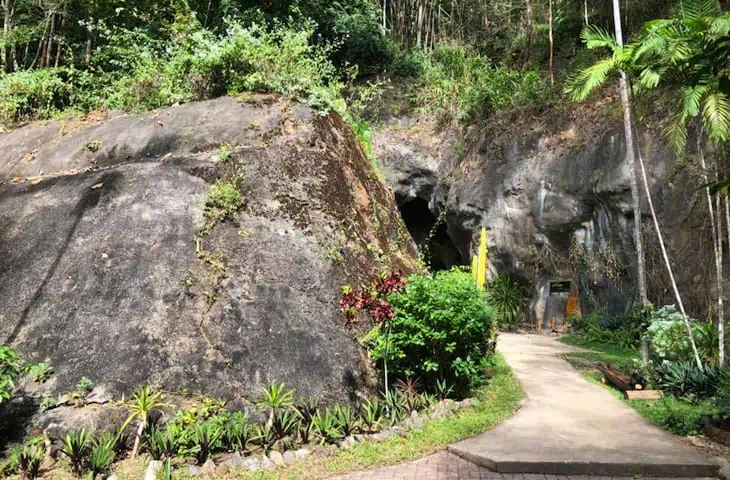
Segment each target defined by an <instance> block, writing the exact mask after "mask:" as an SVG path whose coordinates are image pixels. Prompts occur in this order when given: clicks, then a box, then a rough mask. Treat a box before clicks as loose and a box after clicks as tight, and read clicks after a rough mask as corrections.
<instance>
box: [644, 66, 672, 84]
mask: <svg viewBox="0 0 730 480" xmlns="http://www.w3.org/2000/svg"><path fill="white" fill-rule="evenodd" d="M665 71H666V69H665V68H652V67H647V68H645V69H643V70H642V71H641V73H640V74H639V85H641V87H642V88H648V89H651V88H656V87H657V86H658V85H659V82H661V81H662V75H663V74H664V72H665Z"/></svg>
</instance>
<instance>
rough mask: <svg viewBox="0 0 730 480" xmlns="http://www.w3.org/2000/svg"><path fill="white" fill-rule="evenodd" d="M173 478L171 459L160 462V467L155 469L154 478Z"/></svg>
mask: <svg viewBox="0 0 730 480" xmlns="http://www.w3.org/2000/svg"><path fill="white" fill-rule="evenodd" d="M174 478H175V475H174V470H173V468H172V460H170V459H167V460H165V462H164V463H163V464H162V468H160V469H159V470H158V471H157V475H156V476H155V480H173V479H174Z"/></svg>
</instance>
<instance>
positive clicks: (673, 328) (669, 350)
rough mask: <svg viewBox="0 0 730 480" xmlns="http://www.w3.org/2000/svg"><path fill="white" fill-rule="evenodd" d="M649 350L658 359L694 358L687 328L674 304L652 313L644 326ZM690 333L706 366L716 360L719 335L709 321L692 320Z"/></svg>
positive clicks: (682, 359) (683, 359) (685, 359)
mask: <svg viewBox="0 0 730 480" xmlns="http://www.w3.org/2000/svg"><path fill="white" fill-rule="evenodd" d="M647 334H648V337H649V341H650V347H651V352H652V354H653V355H656V357H658V359H659V360H660V361H663V360H672V361H688V360H692V359H693V353H692V346H691V344H690V342H689V335H688V333H687V327H686V325H685V324H684V321H683V319H682V315H681V313H679V312H678V311H677V308H676V307H675V306H674V305H669V306H665V307H663V308H661V309H660V310H657V311H656V312H654V313H653V314H652V316H651V325H650V326H649V328H648V329H647ZM692 336H693V337H694V339H695V343H696V345H697V350H698V351H699V354H700V357H701V358H702V359H703V361H704V362H705V363H707V364H709V365H712V364H714V363H716V362H717V349H718V335H717V329H716V327H715V326H714V325H713V324H712V323H700V322H697V321H694V320H693V321H692Z"/></svg>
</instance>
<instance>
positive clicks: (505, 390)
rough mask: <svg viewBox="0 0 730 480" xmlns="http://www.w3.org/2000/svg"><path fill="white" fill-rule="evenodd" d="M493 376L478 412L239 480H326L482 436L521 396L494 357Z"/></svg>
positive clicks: (481, 394)
mask: <svg viewBox="0 0 730 480" xmlns="http://www.w3.org/2000/svg"><path fill="white" fill-rule="evenodd" d="M494 370H495V375H494V377H493V378H492V379H491V380H490V382H489V384H488V385H487V386H485V387H483V388H482V389H480V390H479V391H478V392H477V394H476V397H477V398H479V400H481V403H480V404H479V405H478V406H476V407H473V408H470V409H467V410H463V411H461V412H459V413H456V414H455V415H453V416H451V417H449V418H445V419H443V420H437V421H433V422H428V423H427V424H426V425H425V426H424V428H423V429H421V430H415V431H413V432H411V433H410V434H409V435H408V436H407V437H405V438H400V437H398V438H391V439H389V440H386V441H384V442H364V443H361V444H358V445H355V446H354V447H352V448H349V449H347V450H338V451H337V452H336V453H335V454H334V455H332V456H330V457H324V458H309V459H307V460H306V461H304V462H302V463H300V464H296V465H293V466H291V467H288V468H285V469H281V470H277V471H275V472H268V473H266V474H263V475H262V474H261V473H258V474H244V475H243V477H242V478H257V479H280V478H298V479H314V478H326V477H328V476H331V475H337V474H342V473H347V472H353V471H357V470H365V469H371V468H376V467H382V466H387V465H394V464H397V463H400V462H404V461H408V460H413V459H417V458H421V457H423V456H426V455H428V454H430V453H433V452H436V451H438V450H440V449H442V448H444V447H446V446H447V445H449V444H451V443H454V442H457V441H459V440H463V439H465V438H469V437H472V436H474V435H477V434H480V433H482V432H485V431H487V430H489V429H491V428H493V427H494V426H495V425H497V424H499V423H501V422H503V421H505V420H507V419H508V418H509V417H511V416H512V414H513V413H514V412H515V410H516V409H517V404H518V402H519V401H520V399H522V396H523V393H522V389H521V388H520V385H519V383H518V382H517V379H516V378H515V377H514V376H513V375H512V371H511V370H510V368H509V367H508V366H507V363H506V362H505V361H504V359H503V358H502V357H501V356H500V355H499V354H497V357H496V367H495V369H494ZM239 478H241V477H240V476H239Z"/></svg>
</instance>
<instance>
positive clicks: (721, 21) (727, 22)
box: [710, 13, 730, 36]
mask: <svg viewBox="0 0 730 480" xmlns="http://www.w3.org/2000/svg"><path fill="white" fill-rule="evenodd" d="M710 32H711V33H713V34H715V35H720V36H726V35H730V13H724V14H722V15H720V16H719V17H717V18H715V19H713V20H712V24H711V25H710Z"/></svg>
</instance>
